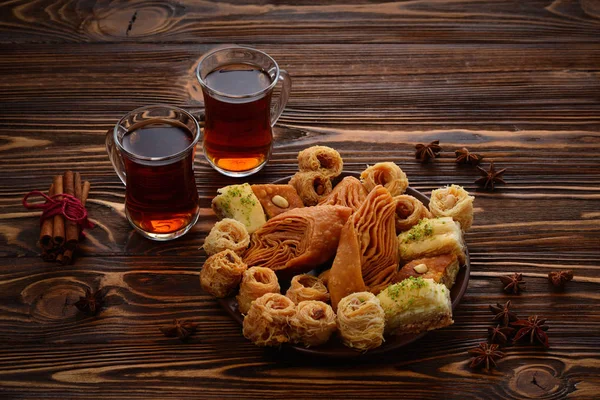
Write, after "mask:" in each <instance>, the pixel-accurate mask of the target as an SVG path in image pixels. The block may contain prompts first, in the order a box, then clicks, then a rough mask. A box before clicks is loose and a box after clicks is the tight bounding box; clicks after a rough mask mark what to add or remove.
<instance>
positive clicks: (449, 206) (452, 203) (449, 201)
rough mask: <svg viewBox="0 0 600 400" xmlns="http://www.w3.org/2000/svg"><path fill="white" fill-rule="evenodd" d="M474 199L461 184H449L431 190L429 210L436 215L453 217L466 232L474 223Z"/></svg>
mask: <svg viewBox="0 0 600 400" xmlns="http://www.w3.org/2000/svg"><path fill="white" fill-rule="evenodd" d="M473 200H475V197H473V196H469V192H467V191H466V190H465V189H463V188H462V187H461V186H458V185H452V186H447V187H445V188H440V189H435V190H433V191H432V192H431V200H430V201H429V210H430V211H431V213H432V214H433V215H434V216H435V217H452V219H453V220H455V221H456V222H458V223H460V227H461V229H462V230H463V231H464V232H466V231H467V230H468V229H469V228H470V227H471V225H472V224H473Z"/></svg>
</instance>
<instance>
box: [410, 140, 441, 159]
mask: <svg viewBox="0 0 600 400" xmlns="http://www.w3.org/2000/svg"><path fill="white" fill-rule="evenodd" d="M415 149H417V151H416V152H415V158H416V159H417V160H419V161H421V162H426V161H428V160H429V159H430V158H436V157H439V156H440V151H442V148H441V147H440V141H439V140H434V141H433V142H431V143H429V144H421V143H419V144H418V145H416V146H415Z"/></svg>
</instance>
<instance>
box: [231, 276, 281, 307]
mask: <svg viewBox="0 0 600 400" xmlns="http://www.w3.org/2000/svg"><path fill="white" fill-rule="evenodd" d="M279 291H280V287H279V281H278V280H277V275H275V272H273V270H271V269H269V268H262V267H252V268H248V270H246V271H245V272H244V275H243V276H242V283H241V284H240V292H239V293H238V295H237V298H236V299H237V302H238V309H239V311H240V313H242V314H246V313H247V312H248V310H249V309H250V305H251V304H252V302H253V301H254V300H256V299H258V298H259V297H261V296H262V295H264V294H266V293H279Z"/></svg>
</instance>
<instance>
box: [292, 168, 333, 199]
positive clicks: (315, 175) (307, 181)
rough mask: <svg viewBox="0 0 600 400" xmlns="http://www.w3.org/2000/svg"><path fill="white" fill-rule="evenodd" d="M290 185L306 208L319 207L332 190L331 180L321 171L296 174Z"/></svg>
mask: <svg viewBox="0 0 600 400" xmlns="http://www.w3.org/2000/svg"><path fill="white" fill-rule="evenodd" d="M289 183H290V185H292V186H293V187H294V188H295V189H296V192H298V195H299V196H300V198H301V199H302V202H303V203H304V205H305V206H315V205H317V204H318V203H319V200H321V199H322V198H323V197H325V196H327V195H328V194H329V193H331V190H332V184H331V179H329V177H328V176H327V175H324V174H323V173H322V172H319V171H305V172H302V171H301V172H296V173H295V174H294V176H293V177H292V179H290V182H289Z"/></svg>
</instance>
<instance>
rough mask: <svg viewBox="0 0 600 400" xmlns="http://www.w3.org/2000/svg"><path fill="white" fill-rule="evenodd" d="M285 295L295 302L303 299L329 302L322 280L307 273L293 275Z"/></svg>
mask: <svg viewBox="0 0 600 400" xmlns="http://www.w3.org/2000/svg"><path fill="white" fill-rule="evenodd" d="M285 295H286V297H288V298H289V299H290V300H292V301H293V302H294V303H296V304H298V303H300V302H301V301H305V300H316V301H323V302H325V303H328V302H329V292H328V291H327V288H326V287H325V285H324V284H323V282H322V281H321V280H320V279H319V278H317V277H316V276H313V275H308V274H302V275H296V276H294V277H293V278H292V281H291V283H290V288H289V289H288V290H287V292H286V293H285Z"/></svg>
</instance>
